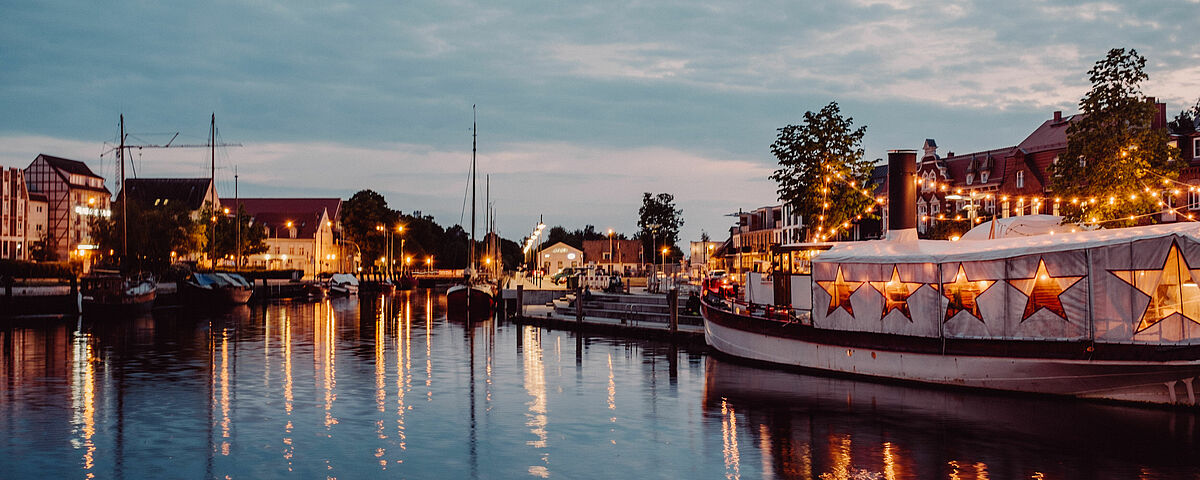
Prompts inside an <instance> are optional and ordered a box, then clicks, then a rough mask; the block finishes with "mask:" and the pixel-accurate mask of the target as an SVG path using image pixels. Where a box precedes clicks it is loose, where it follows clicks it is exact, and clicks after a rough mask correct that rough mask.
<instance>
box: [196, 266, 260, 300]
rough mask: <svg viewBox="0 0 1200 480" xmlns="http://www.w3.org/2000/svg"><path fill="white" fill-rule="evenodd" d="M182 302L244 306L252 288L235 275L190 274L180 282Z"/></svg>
mask: <svg viewBox="0 0 1200 480" xmlns="http://www.w3.org/2000/svg"><path fill="white" fill-rule="evenodd" d="M179 291H180V293H181V294H182V295H183V298H184V301H186V302H187V303H190V304H193V305H205V306H225V305H244V304H246V302H249V301H250V296H251V295H253V294H254V286H253V285H251V284H250V282H248V281H246V278H245V277H242V276H241V275H238V274H236V273H200V272H195V273H192V275H191V276H189V277H188V278H187V280H185V281H183V282H180V284H179Z"/></svg>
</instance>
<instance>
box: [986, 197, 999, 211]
mask: <svg viewBox="0 0 1200 480" xmlns="http://www.w3.org/2000/svg"><path fill="white" fill-rule="evenodd" d="M983 208H984V209H985V210H987V212H988V213H990V214H992V215H995V214H996V198H995V197H988V198H987V199H986V200H984V201H983Z"/></svg>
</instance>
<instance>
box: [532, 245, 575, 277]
mask: <svg viewBox="0 0 1200 480" xmlns="http://www.w3.org/2000/svg"><path fill="white" fill-rule="evenodd" d="M537 258H538V268H540V269H542V271H544V272H546V273H547V274H549V275H553V274H555V273H558V272H559V271H560V270H562V269H564V268H567V267H582V266H583V250H580V249H578V248H575V247H572V246H570V245H567V244H565V243H563V242H558V243H555V244H554V245H550V246H549V247H546V248H543V249H541V250H538V254H537Z"/></svg>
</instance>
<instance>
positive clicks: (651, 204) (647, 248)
mask: <svg viewBox="0 0 1200 480" xmlns="http://www.w3.org/2000/svg"><path fill="white" fill-rule="evenodd" d="M637 225H638V229H639V232H638V237H639V238H640V239H641V240H642V251H643V252H649V253H650V254H649V255H646V257H645V258H643V261H645V262H647V263H650V262H651V261H652V260H653V259H654V258H656V256H657V255H659V252H656V251H655V249H661V248H663V247H666V246H670V247H672V254H675V255H678V254H679V248H678V247H676V246H675V244H676V243H677V242H679V229H680V228H681V227H683V210H680V209H678V208H675V196H674V195H671V194H669V193H660V194H658V195H654V194H652V193H650V192H645V193H644V194H642V207H641V208H639V209H638V223H637Z"/></svg>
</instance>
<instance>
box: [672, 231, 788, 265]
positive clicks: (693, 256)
mask: <svg viewBox="0 0 1200 480" xmlns="http://www.w3.org/2000/svg"><path fill="white" fill-rule="evenodd" d="M785 235H786V234H785ZM718 248H721V242H688V263H689V264H690V265H691V266H692V267H693V268H701V269H705V270H711V269H712V268H713V267H712V263H714V262H715V260H714V259H713V253H714V252H716V251H717V249H718Z"/></svg>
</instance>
